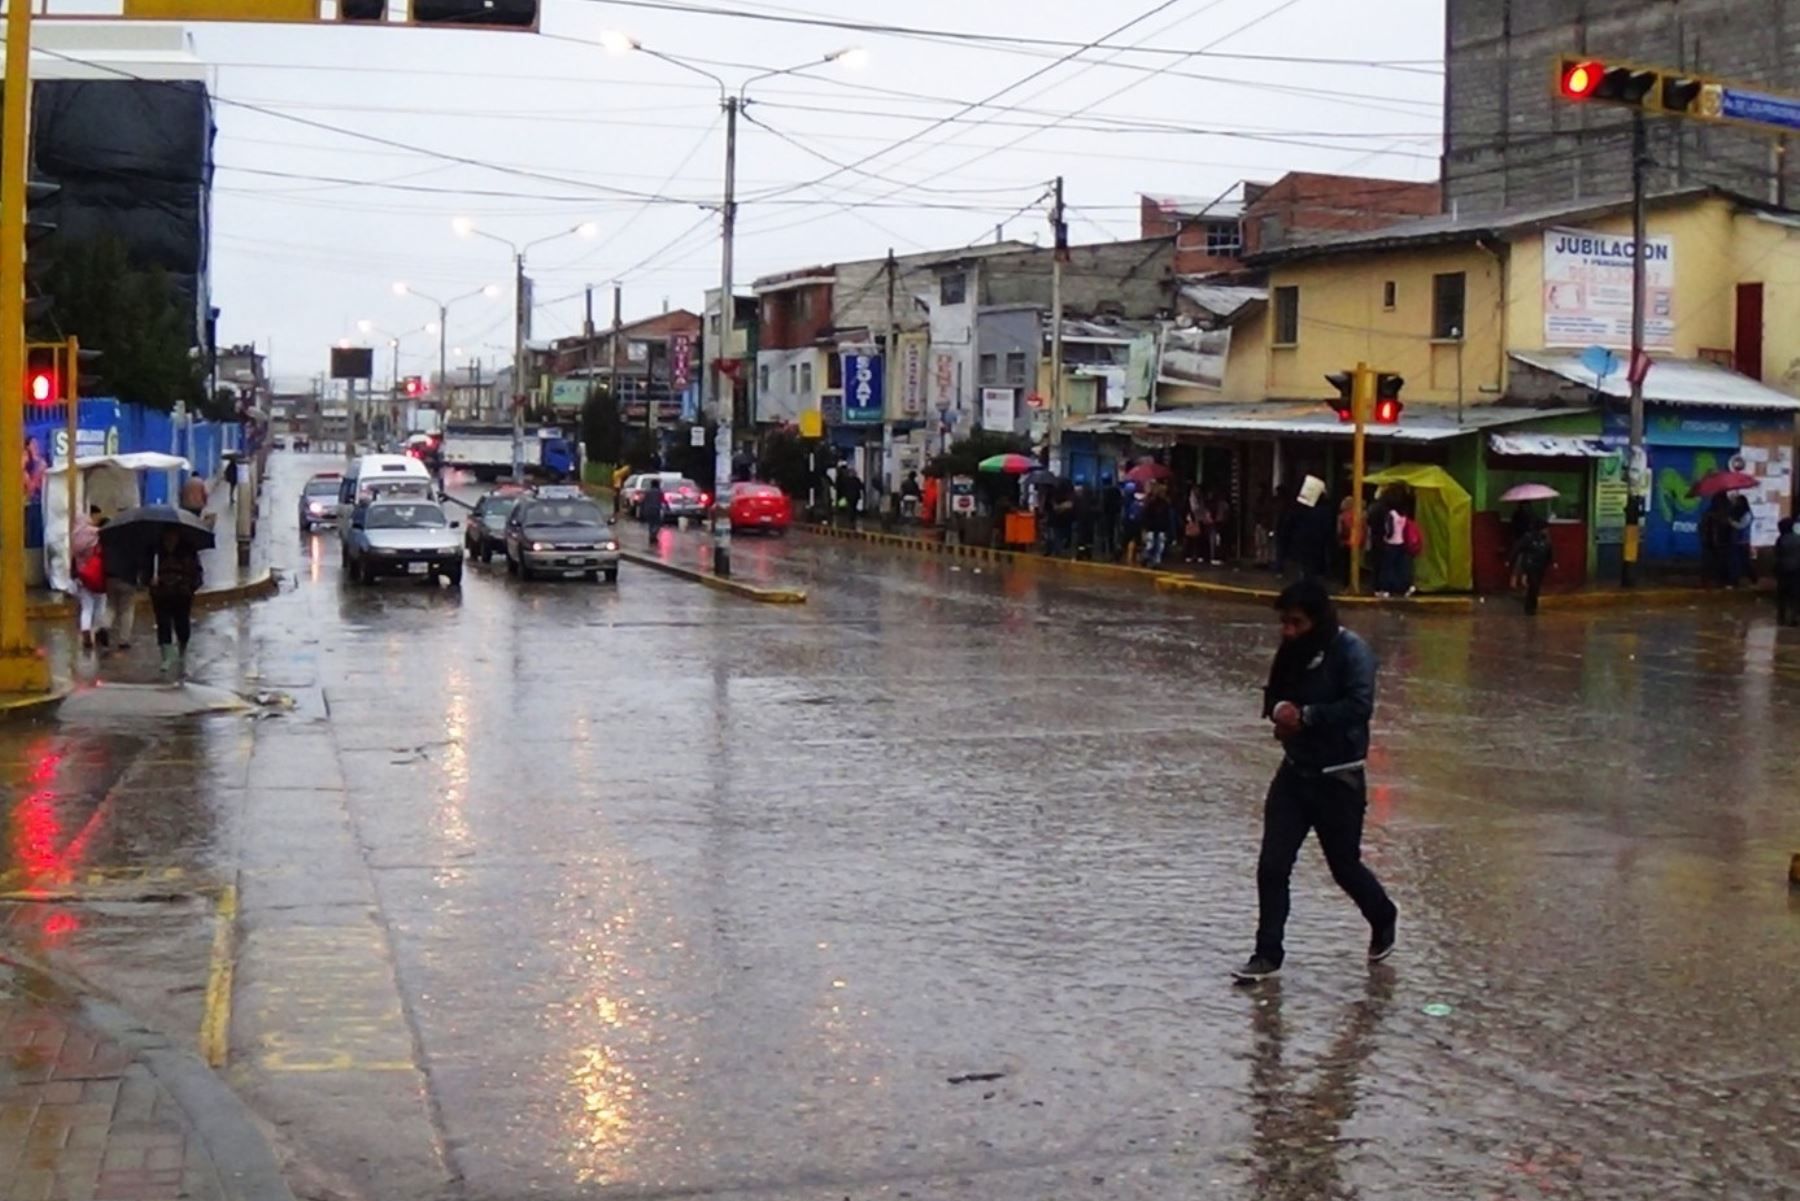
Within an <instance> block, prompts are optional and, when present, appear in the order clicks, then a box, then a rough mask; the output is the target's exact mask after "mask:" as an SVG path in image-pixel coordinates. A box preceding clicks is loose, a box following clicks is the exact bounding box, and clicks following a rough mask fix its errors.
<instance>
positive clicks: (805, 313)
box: [800, 292, 813, 321]
mask: <svg viewBox="0 0 1800 1201" xmlns="http://www.w3.org/2000/svg"><path fill="white" fill-rule="evenodd" d="M812 315H813V294H812V293H811V292H802V293H800V320H802V321H811V320H812Z"/></svg>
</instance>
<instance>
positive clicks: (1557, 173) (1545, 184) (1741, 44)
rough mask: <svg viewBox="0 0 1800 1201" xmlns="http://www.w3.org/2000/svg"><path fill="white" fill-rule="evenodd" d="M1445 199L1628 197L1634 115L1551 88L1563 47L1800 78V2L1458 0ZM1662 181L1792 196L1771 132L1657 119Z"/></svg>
mask: <svg viewBox="0 0 1800 1201" xmlns="http://www.w3.org/2000/svg"><path fill="white" fill-rule="evenodd" d="M1446 41H1447V46H1446V48H1445V61H1446V66H1447V72H1446V77H1445V91H1444V94H1445V105H1444V147H1445V153H1444V166H1443V180H1444V203H1445V206H1446V208H1447V209H1448V210H1450V211H1455V212H1461V213H1465V214H1475V213H1485V212H1494V211H1498V210H1502V209H1507V208H1520V207H1527V206H1538V205H1545V204H1558V203H1562V202H1565V201H1567V202H1581V201H1586V200H1592V199H1596V198H1601V197H1607V196H1617V195H1620V194H1623V193H1624V192H1626V191H1628V190H1629V188H1630V168H1631V163H1630V147H1631V119H1630V115H1629V114H1628V113H1627V112H1625V111H1624V110H1622V109H1618V108H1614V107H1611V106H1607V105H1575V104H1570V103H1568V102H1565V101H1562V100H1559V99H1557V98H1556V97H1554V96H1553V95H1552V85H1551V79H1552V69H1551V65H1550V64H1551V60H1552V58H1553V56H1555V55H1557V54H1562V53H1586V54H1592V55H1595V56H1596V57H1612V58H1622V59H1630V60H1633V61H1637V62H1643V63H1647V64H1652V65H1667V66H1672V67H1679V68H1683V69H1685V70H1691V71H1695V72H1698V73H1703V74H1709V75H1718V76H1723V77H1726V78H1730V79H1742V80H1746V81H1750V82H1755V83H1760V84H1763V85H1766V86H1768V87H1770V88H1775V89H1780V90H1800V0H1448V6H1447V10H1446ZM1650 138H1651V142H1650V150H1651V156H1652V157H1653V158H1654V159H1655V160H1656V163H1657V168H1656V170H1655V172H1654V173H1653V175H1652V177H1651V188H1652V190H1653V191H1667V190H1672V189H1675V188H1678V187H1693V186H1703V185H1708V184H1711V185H1716V186H1719V187H1724V188H1728V189H1730V190H1732V191H1735V192H1738V193H1741V194H1743V195H1746V196H1756V197H1761V198H1768V199H1770V200H1776V201H1784V200H1785V198H1786V197H1790V196H1793V195H1800V192H1795V191H1793V189H1792V186H1791V185H1792V184H1793V183H1794V182H1795V181H1796V179H1800V163H1796V162H1795V161H1794V157H1793V156H1791V155H1790V156H1787V162H1786V166H1785V168H1784V169H1783V170H1782V172H1781V177H1782V178H1781V179H1779V180H1778V179H1777V178H1776V173H1775V172H1774V171H1773V170H1772V165H1773V163H1774V162H1775V161H1776V159H1775V157H1774V150H1773V147H1772V144H1771V142H1770V140H1769V139H1768V138H1767V137H1764V136H1759V135H1758V134H1756V133H1755V132H1754V131H1750V130H1743V129H1735V128H1732V127H1729V126H1709V125H1705V124H1702V123H1700V122H1692V121H1676V120H1654V121H1651V122H1650Z"/></svg>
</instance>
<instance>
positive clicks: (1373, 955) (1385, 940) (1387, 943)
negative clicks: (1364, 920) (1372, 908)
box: [1369, 914, 1399, 963]
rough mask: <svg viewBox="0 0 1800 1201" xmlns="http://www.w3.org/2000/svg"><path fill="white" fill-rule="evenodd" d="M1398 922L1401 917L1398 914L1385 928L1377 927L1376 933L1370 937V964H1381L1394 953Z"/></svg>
mask: <svg viewBox="0 0 1800 1201" xmlns="http://www.w3.org/2000/svg"><path fill="white" fill-rule="evenodd" d="M1398 921H1399V915H1398V914H1396V915H1395V917H1394V921H1391V922H1389V923H1388V924H1387V925H1385V926H1377V927H1376V928H1375V930H1374V932H1373V933H1371V934H1370V935H1369V962H1370V963H1380V962H1381V961H1382V960H1384V959H1386V958H1387V957H1388V956H1389V955H1392V954H1393V953H1394V941H1395V934H1394V927H1395V925H1396V924H1397V923H1398Z"/></svg>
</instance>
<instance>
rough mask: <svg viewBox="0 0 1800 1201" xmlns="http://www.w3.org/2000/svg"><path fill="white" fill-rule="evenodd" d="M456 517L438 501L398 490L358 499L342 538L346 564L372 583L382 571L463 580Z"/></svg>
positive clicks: (352, 573) (351, 571)
mask: <svg viewBox="0 0 1800 1201" xmlns="http://www.w3.org/2000/svg"><path fill="white" fill-rule="evenodd" d="M458 528H459V527H458V523H456V522H453V521H451V520H450V519H449V518H447V517H445V516H444V510H443V509H442V508H441V507H440V506H439V505H438V504H437V502H436V501H431V500H426V499H424V498H422V497H413V496H398V497H391V498H387V499H379V500H375V501H372V502H370V503H369V504H366V505H358V506H357V508H356V511H355V512H354V513H353V514H352V515H351V517H350V526H349V534H348V537H346V538H345V539H344V570H345V572H347V573H348V574H349V576H350V578H351V579H353V580H356V581H359V582H361V583H364V584H373V583H374V582H375V581H376V580H377V579H379V578H381V577H382V576H384V575H403V576H410V577H412V578H413V579H421V580H423V579H430V580H433V581H435V580H436V579H437V577H438V576H443V577H444V579H445V581H446V582H447V583H448V584H449V585H450V586H451V587H452V588H457V587H460V586H461V585H462V575H463V543H462V535H461V533H459V532H458Z"/></svg>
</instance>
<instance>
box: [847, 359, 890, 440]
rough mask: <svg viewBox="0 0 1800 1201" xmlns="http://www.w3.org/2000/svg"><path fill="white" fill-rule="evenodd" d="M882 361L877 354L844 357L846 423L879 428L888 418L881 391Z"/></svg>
mask: <svg viewBox="0 0 1800 1201" xmlns="http://www.w3.org/2000/svg"><path fill="white" fill-rule="evenodd" d="M881 372H882V358H881V356H880V355H878V354H846V355H845V356H844V422H845V423H846V424H848V425H879V424H880V423H881V419H882V418H883V417H884V416H886V408H885V404H884V401H883V388H882V383H883V380H882V373H881Z"/></svg>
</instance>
